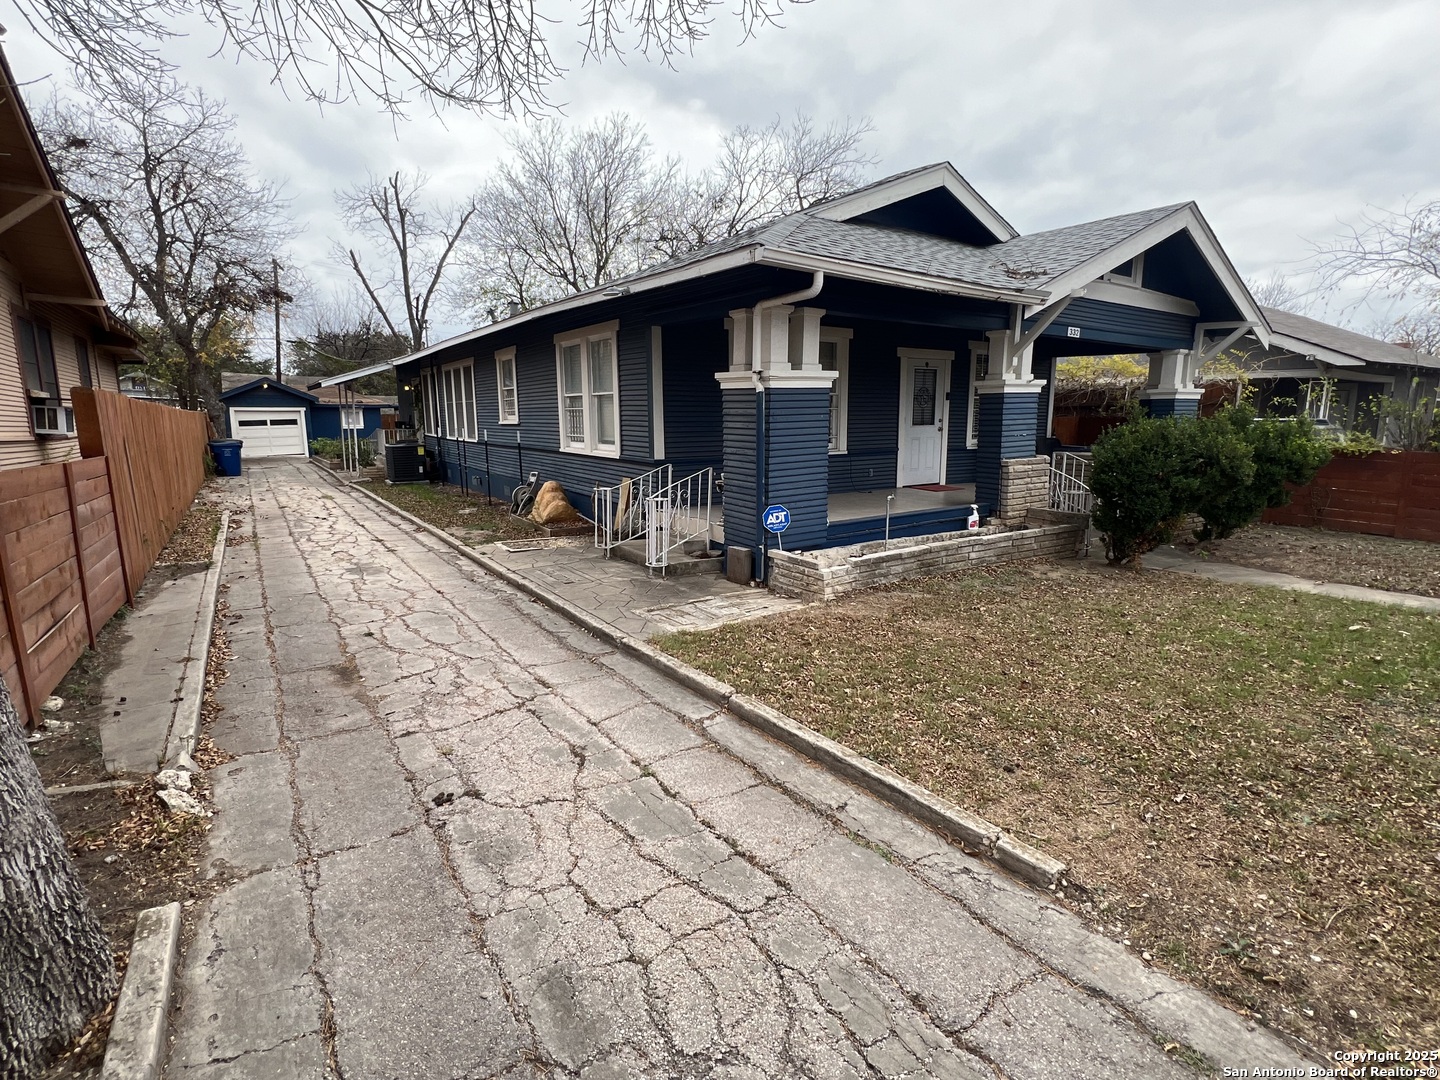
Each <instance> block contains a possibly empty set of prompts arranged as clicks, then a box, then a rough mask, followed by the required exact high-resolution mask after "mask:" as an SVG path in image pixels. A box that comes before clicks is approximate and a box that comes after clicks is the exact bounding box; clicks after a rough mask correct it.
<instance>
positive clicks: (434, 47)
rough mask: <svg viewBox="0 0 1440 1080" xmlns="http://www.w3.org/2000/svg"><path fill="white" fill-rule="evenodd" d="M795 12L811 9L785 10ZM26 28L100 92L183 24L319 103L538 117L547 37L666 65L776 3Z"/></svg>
mask: <svg viewBox="0 0 1440 1080" xmlns="http://www.w3.org/2000/svg"><path fill="white" fill-rule="evenodd" d="M791 2H792V3H806V2H808V0H791ZM15 3H16V5H17V6H18V7H19V9H20V12H21V14H22V15H23V16H24V17H25V19H26V21H28V22H29V23H30V25H31V26H32V27H33V28H34V29H35V30H36V31H37V32H39V33H40V34H41V35H42V36H43V37H45V38H46V40H48V41H49V42H50V43H51V44H52V45H54V46H55V47H56V48H57V49H58V50H60V52H62V53H63V54H64V55H65V56H66V57H67V58H68V59H70V60H71V61H72V62H73V63H74V65H75V67H76V68H77V70H78V71H79V72H81V73H82V74H84V75H88V76H90V77H92V78H94V79H95V80H96V81H98V82H100V83H101V84H102V85H109V84H111V83H113V82H117V81H123V80H125V79H127V78H129V77H132V76H133V75H134V74H135V73H139V74H140V75H142V76H144V77H148V78H150V79H151V80H157V79H159V78H160V77H161V76H162V75H163V73H164V72H165V71H166V70H167V65H166V64H165V62H164V61H163V60H162V58H161V47H162V46H163V44H164V43H165V42H166V41H168V40H169V39H171V38H174V37H177V36H180V35H181V33H182V31H181V30H180V29H179V26H180V24H181V23H182V22H184V21H185V20H186V19H187V17H192V16H195V15H198V16H200V17H201V18H203V19H204V20H205V21H206V22H207V23H209V24H210V25H211V26H214V27H217V28H218V29H219V30H220V32H221V34H222V44H221V51H222V53H227V54H230V55H236V56H242V57H245V58H247V59H250V60H254V61H258V62H259V63H260V64H261V65H262V66H263V67H265V68H267V69H268V70H269V72H270V74H271V76H272V77H273V78H274V79H275V80H276V81H278V82H280V83H281V84H282V85H285V86H287V87H293V88H294V89H296V90H298V91H299V92H300V93H302V94H304V95H305V96H306V97H309V98H312V99H314V100H315V101H317V102H321V103H335V102H342V101H347V100H350V99H353V98H356V97H367V98H373V99H375V100H377V101H379V102H380V103H381V105H382V106H383V107H384V108H386V109H388V110H390V111H391V112H393V113H396V114H397V115H398V114H403V112H404V110H405V108H406V106H407V105H408V104H409V103H410V102H411V101H413V100H414V99H416V98H418V99H419V100H420V101H421V102H423V103H424V104H425V105H426V106H428V107H429V108H431V109H438V108H440V107H443V106H445V105H458V106H460V107H463V108H469V109H474V110H478V111H481V112H498V113H507V114H508V113H511V112H515V111H521V112H532V111H547V110H548V109H549V108H550V107H551V105H550V102H549V100H548V99H547V96H546V94H547V90H548V88H549V86H550V84H551V83H552V82H553V81H554V80H555V79H557V78H558V77H559V76H560V75H561V74H562V71H561V69H560V67H559V64H558V63H557V61H556V59H555V57H554V56H553V55H552V53H551V50H550V39H552V38H555V37H557V36H558V37H559V38H561V39H565V38H569V37H571V36H573V34H574V31H578V32H579V36H580V37H581V38H582V40H583V43H584V48H585V59H586V60H591V59H600V58H602V57H605V56H608V55H616V54H622V53H624V52H625V51H627V49H628V48H630V47H631V44H632V42H633V44H634V47H635V48H636V49H637V50H638V51H639V52H640V53H641V54H642V55H643V56H645V57H647V58H651V59H658V60H659V61H661V62H663V63H666V64H670V63H672V62H673V61H674V59H675V58H676V57H677V56H679V55H680V54H682V53H685V52H687V51H689V50H690V49H691V48H692V47H693V46H694V45H695V44H696V42H698V41H700V40H702V39H703V38H705V37H706V36H707V35H708V34H709V33H710V31H711V29H712V26H713V23H714V17H715V15H714V13H715V12H716V11H717V10H719V11H724V10H725V9H726V8H727V7H728V8H730V9H731V10H732V12H733V14H734V17H735V18H736V20H737V21H738V24H739V28H740V30H741V32H742V34H743V35H744V37H745V38H748V37H749V36H751V35H752V34H753V33H754V32H755V31H756V30H757V29H759V28H760V27H761V26H762V25H765V24H769V23H774V22H776V21H777V20H778V19H779V17H780V15H781V14H782V13H783V4H784V0H738V2H736V3H734V4H728V3H722V0H665V2H663V3H660V2H655V0H643V2H638V3H632V2H630V0H582V2H581V3H578V4H572V3H566V2H563V0H484V2H476V0H434V2H432V3H423V4H419V3H393V4H385V3H373V2H370V0H358V2H352V0H256V2H255V3H253V4H240V3H235V2H234V0H15Z"/></svg>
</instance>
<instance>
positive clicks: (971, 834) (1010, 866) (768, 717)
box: [326, 474, 1068, 889]
mask: <svg viewBox="0 0 1440 1080" xmlns="http://www.w3.org/2000/svg"><path fill="white" fill-rule="evenodd" d="M326 475H328V474H326ZM345 486H346V487H348V488H349V489H350V490H351V491H356V492H359V493H360V494H362V495H364V496H365V497H366V498H368V499H371V500H373V501H375V502H377V503H379V504H380V505H381V506H383V507H384V508H385V509H386V510H387V511H389V512H390V513H392V514H395V515H396V516H398V517H400V518H403V519H404V520H405V521H408V522H409V523H410V524H412V525H415V526H417V527H419V528H420V529H423V530H424V531H425V532H427V533H429V534H430V535H431V536H433V537H434V538H435V539H437V540H439V541H440V542H441V543H443V544H446V545H447V546H449V547H451V548H453V549H454V550H455V551H457V552H458V553H459V554H461V555H463V556H465V558H467V559H469V560H470V561H471V562H473V563H475V565H477V566H479V567H480V568H481V569H483V570H485V571H486V572H488V573H490V574H493V575H495V576H496V577H498V578H500V579H501V580H502V581H504V582H506V583H507V584H509V585H512V586H514V587H515V588H516V589H519V590H520V591H521V592H523V593H525V594H526V595H527V596H530V597H531V598H533V599H535V600H538V601H539V602H540V603H542V604H544V605H545V606H546V607H548V608H550V609H552V610H553V611H555V612H557V613H558V614H560V615H563V616H564V617H565V618H567V619H569V620H570V621H571V622H573V623H575V624H576V625H577V626H579V627H580V628H581V629H583V630H586V631H587V632H589V633H591V634H593V635H594V636H595V637H597V638H599V639H600V640H601V641H604V642H607V643H608V644H610V645H613V646H614V647H615V648H617V649H619V650H621V651H622V652H624V653H626V654H628V655H630V656H632V657H634V658H635V659H637V660H639V661H641V662H643V663H645V664H648V665H649V666H650V667H652V668H654V669H655V670H657V671H659V672H660V673H661V674H663V675H667V676H669V677H670V678H672V679H674V680H675V681H676V682H678V683H680V685H682V686H684V687H685V688H686V689H688V690H690V691H692V692H694V693H696V694H698V695H699V696H700V697H702V698H704V699H705V700H707V701H709V702H711V703H712V704H714V705H715V706H716V707H717V708H720V709H727V710H729V711H730V713H732V714H733V715H734V716H737V717H739V718H740V719H741V720H744V721H745V722H746V723H747V724H749V725H750V726H751V727H753V728H756V729H757V730H759V731H762V732H764V733H765V734H766V735H769V736H770V737H771V738H774V739H776V740H778V741H780V742H783V743H785V744H786V745H787V746H789V747H791V748H792V749H794V750H798V751H799V752H800V753H801V754H803V755H804V756H805V757H807V758H809V759H810V760H811V761H814V762H815V763H816V764H818V765H821V766H823V767H824V768H826V769H828V770H829V771H831V772H833V773H835V774H836V775H838V776H840V777H842V778H844V779H846V780H848V781H850V782H851V783H853V784H856V785H857V786H859V787H861V788H863V789H864V790H865V791H867V792H869V793H870V794H871V795H874V796H876V797H877V798H879V799H880V800H882V801H883V802H886V803H889V804H890V805H891V806H893V807H894V808H895V809H897V810H899V811H900V812H901V813H903V814H906V815H908V816H910V817H912V818H914V819H916V820H917V821H920V822H922V823H924V824H925V825H928V826H930V827H931V828H933V829H936V830H938V831H940V832H941V833H943V834H945V835H947V836H949V837H951V838H953V839H954V840H957V841H959V842H960V843H961V844H963V845H964V846H965V847H966V848H968V849H970V850H972V851H975V852H978V853H979V854H981V855H984V856H985V857H986V858H988V859H991V860H992V861H994V862H995V863H997V864H998V865H1000V866H1002V867H1004V868H1005V869H1006V870H1009V871H1010V872H1011V873H1013V874H1015V875H1017V876H1018V877H1020V878H1023V879H1024V880H1025V881H1028V882H1030V883H1031V884H1034V885H1038V886H1040V887H1041V888H1043V889H1050V888H1056V887H1059V886H1060V885H1062V884H1063V883H1064V880H1065V874H1066V871H1067V870H1068V867H1067V866H1066V865H1065V863H1063V862H1060V861H1059V860H1057V859H1052V858H1050V856H1048V855H1046V854H1045V853H1044V852H1041V851H1037V850H1036V849H1035V848H1033V847H1030V846H1029V845H1028V844H1024V843H1022V842H1021V841H1019V840H1017V839H1016V838H1015V837H1013V836H1011V835H1009V834H1008V833H1006V832H1005V831H1004V830H1003V829H1001V828H999V827H998V826H996V825H992V824H991V823H990V822H988V821H986V820H985V819H984V818H981V817H978V816H977V815H975V814H972V813H970V812H969V811H967V810H964V809H962V808H961V807H959V806H956V805H955V804H954V803H952V802H950V801H949V800H948V799H942V798H941V797H940V796H938V795H936V794H935V793H934V792H931V791H929V790H927V789H926V788H923V787H921V786H920V785H919V784H915V783H912V782H910V781H909V780H906V779H905V778H904V777H902V776H901V775H900V774H899V773H897V772H894V771H893V770H891V769H887V768H886V767H885V766H883V765H878V764H876V763H875V762H873V761H871V760H870V759H869V758H867V757H863V756H862V755H860V754H857V753H855V751H853V750H851V749H850V748H849V747H846V746H844V745H842V744H840V743H838V742H835V741H834V740H833V739H830V738H827V737H826V736H824V735H821V734H820V733H819V732H818V731H815V730H813V729H812V728H809V727H806V726H805V725H804V724H802V723H800V722H799V721H797V720H793V719H791V718H790V717H789V716H786V715H785V714H784V713H782V712H780V711H778V710H776V709H772V708H771V707H770V706H768V705H766V704H764V703H763V702H761V701H758V700H756V699H755V698H752V697H750V696H749V695H747V694H742V693H740V692H739V691H737V690H736V689H735V688H734V687H733V686H730V685H729V684H728V683H724V682H721V681H720V680H719V679H715V678H711V677H710V676H709V675H706V674H705V673H704V672H703V671H697V670H696V669H695V668H693V667H691V666H690V665H689V664H686V663H685V662H683V661H681V660H677V659H676V658H675V657H673V656H671V655H670V654H669V653H666V652H662V651H661V650H659V649H657V648H655V646H653V645H651V644H650V643H649V642H647V641H643V640H641V639H640V638H637V637H632V636H631V635H629V634H626V633H624V632H622V631H620V630H617V629H615V627H613V626H611V625H610V624H609V623H607V622H603V621H601V620H600V619H597V618H595V617H594V616H593V615H591V614H589V613H588V612H586V611H582V610H581V609H579V608H577V607H576V606H575V605H574V604H572V603H570V602H569V601H568V600H566V599H564V598H563V597H561V596H557V595H556V594H554V593H552V592H550V591H549V590H548V589H545V588H542V587H541V586H539V585H536V584H535V583H534V582H532V581H529V580H528V579H526V578H524V577H522V576H521V575H519V574H517V573H516V572H515V571H513V570H511V569H509V568H508V567H505V566H502V565H501V564H500V563H497V562H495V561H494V560H493V559H491V558H489V557H488V556H486V555H482V554H481V553H480V552H478V551H475V550H474V549H472V548H470V547H467V546H466V545H465V544H464V543H463V542H461V541H460V540H457V539H456V538H455V537H453V536H451V535H450V534H448V533H446V532H445V531H443V530H441V529H437V528H435V527H434V526H432V525H430V524H428V523H427V522H424V521H422V520H421V519H420V518H417V517H416V516H415V515H413V514H408V513H406V512H405V511H404V510H401V509H400V508H399V507H397V506H394V505H392V504H391V503H388V502H386V501H385V500H384V499H383V498H381V497H380V496H379V495H377V494H375V493H374V492H372V491H367V490H366V489H365V488H364V487H361V486H359V485H355V484H346V485H345Z"/></svg>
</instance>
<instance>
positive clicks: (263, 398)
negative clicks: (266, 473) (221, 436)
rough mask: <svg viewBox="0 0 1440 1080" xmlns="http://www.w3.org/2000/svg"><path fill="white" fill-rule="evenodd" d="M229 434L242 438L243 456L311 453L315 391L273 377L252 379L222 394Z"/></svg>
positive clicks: (241, 451)
mask: <svg viewBox="0 0 1440 1080" xmlns="http://www.w3.org/2000/svg"><path fill="white" fill-rule="evenodd" d="M220 401H221V402H222V403H223V404H224V406H225V409H226V416H227V418H228V420H229V423H230V437H231V438H232V439H239V440H240V456H241V457H245V458H261V457H305V456H307V455H308V454H309V453H310V439H311V432H310V408H311V406H313V405H314V404H315V402H316V398H315V396H314V395H313V394H307V393H306V392H305V391H303V390H297V389H295V388H294V387H293V386H286V385H284V384H283V383H277V382H276V381H275V380H273V379H251V380H250V381H249V382H247V383H245V384H243V385H241V386H237V387H235V388H234V389H233V390H227V391H225V393H223V394H221V395H220Z"/></svg>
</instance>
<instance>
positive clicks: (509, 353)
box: [495, 345, 520, 424]
mask: <svg viewBox="0 0 1440 1080" xmlns="http://www.w3.org/2000/svg"><path fill="white" fill-rule="evenodd" d="M506 364H509V365H510V374H511V375H513V376H514V379H515V411H514V412H513V413H511V414H509V415H506V413H505V393H504V388H505V378H504V375H505V365H506ZM495 415H496V416H498V417H499V418H500V419H499V423H501V424H518V423H520V368H519V365H518V364H517V363H516V361H515V346H513V345H512V346H510V348H508V349H497V350H496V352H495Z"/></svg>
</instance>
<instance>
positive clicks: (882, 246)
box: [608, 170, 1187, 290]
mask: <svg viewBox="0 0 1440 1080" xmlns="http://www.w3.org/2000/svg"><path fill="white" fill-rule="evenodd" d="M916 171H919V170H916ZM901 175H905V174H903V173H902V174H901ZM889 179H893V177H892V178H889ZM1185 205H1187V204H1186V203H1176V204H1174V205H1171V206H1160V207H1156V208H1154V209H1151V210H1141V211H1138V212H1136V213H1132V214H1120V215H1117V216H1115V217H1108V218H1102V219H1101V220H1099V221H1089V222H1085V223H1084V224H1080V225H1068V226H1066V227H1065V228H1061V229H1050V230H1048V231H1046V232H1039V233H1032V234H1031V235H1029V236H1017V237H1015V238H1014V239H1013V240H1007V241H1006V242H1004V243H1003V244H992V245H990V246H988V247H981V246H979V245H976V244H966V243H963V242H961V241H959V240H951V239H948V238H946V237H943V236H933V235H931V234H929V233H921V232H914V231H912V230H909V229H899V228H894V227H891V226H887V225H870V224H866V223H863V222H858V221H831V220H829V219H828V218H823V217H819V216H817V215H816V214H815V213H814V211H815V207H811V208H810V209H808V210H802V211H800V212H799V213H796V214H789V215H786V216H785V217H782V218H777V219H776V220H775V221H771V222H768V223H766V224H764V225H757V226H756V227H754V228H752V229H747V230H745V231H744V232H741V233H737V234H736V235H735V236H732V237H728V238H727V239H725V240H720V241H717V242H715V243H713V244H707V245H706V246H705V247H702V248H699V249H697V250H695V251H692V252H689V253H687V254H685V255H681V256H679V257H677V258H674V259H671V260H669V261H668V262H663V263H660V264H659V265H658V266H652V267H650V268H649V269H646V270H642V271H641V272H639V273H637V274H630V275H628V276H626V277H623V278H617V279H615V280H614V281H612V282H609V283H608V286H609V287H613V286H616V285H622V284H625V283H626V282H631V281H638V280H643V279H645V278H647V277H650V276H651V275H652V274H658V273H663V272H665V271H668V270H675V269H678V268H680V267H682V266H688V265H690V264H692V263H696V262H700V261H701V260H703V259H708V258H712V257H714V256H716V255H723V254H726V253H728V252H732V251H739V250H741V249H742V248H746V247H751V246H757V245H758V246H761V247H764V248H766V249H768V250H770V251H779V252H788V253H791V254H795V255H812V256H817V257H822V258H830V259H839V260H842V261H844V262H850V263H855V264H857V265H859V266H876V267H885V268H886V269H891V270H903V271H908V272H911V273H916V274H924V275H927V276H929V277H935V278H940V279H942V280H946V281H953V282H956V283H957V284H963V285H975V286H980V287H983V288H995V289H1011V290H1013V289H1043V288H1044V286H1045V285H1046V284H1047V283H1048V282H1050V281H1053V280H1054V279H1056V278H1058V277H1060V276H1061V275H1062V274H1064V273H1066V272H1067V271H1069V270H1073V269H1074V268H1075V267H1077V266H1079V265H1080V264H1081V263H1083V262H1085V261H1086V260H1088V259H1090V258H1091V257H1093V256H1095V255H1098V254H1100V253H1101V252H1102V251H1106V250H1108V249H1109V248H1112V247H1114V246H1115V245H1116V244H1118V243H1120V242H1121V241H1123V240H1125V239H1127V238H1128V237H1131V236H1133V235H1134V234H1135V233H1137V232H1139V231H1140V230H1141V229H1144V228H1146V227H1148V226H1150V225H1153V224H1154V223H1155V222H1157V221H1160V220H1162V219H1164V218H1166V217H1168V216H1170V215H1171V214H1173V213H1174V212H1175V211H1177V210H1179V209H1180V208H1181V207H1183V206H1185Z"/></svg>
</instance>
